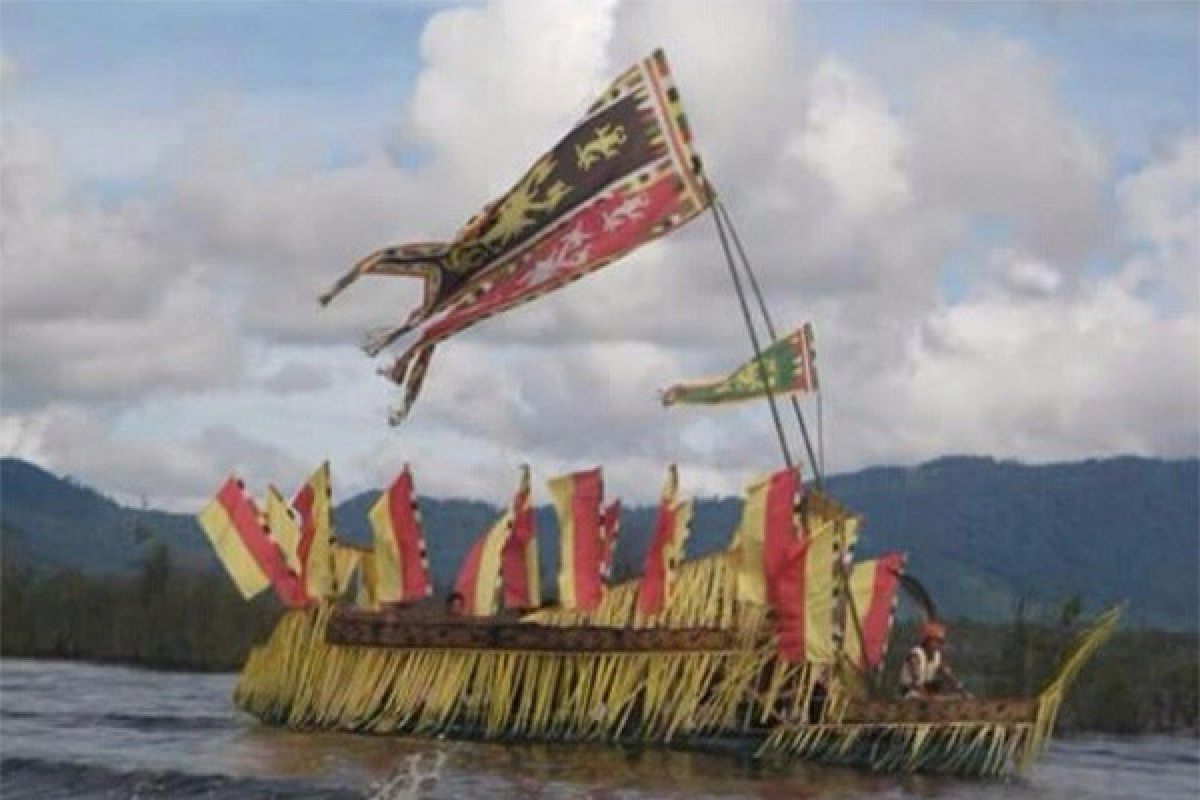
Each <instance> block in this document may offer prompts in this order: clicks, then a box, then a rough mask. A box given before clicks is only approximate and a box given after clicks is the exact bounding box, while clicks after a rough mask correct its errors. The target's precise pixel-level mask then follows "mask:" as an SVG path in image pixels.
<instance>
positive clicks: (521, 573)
mask: <svg viewBox="0 0 1200 800" xmlns="http://www.w3.org/2000/svg"><path fill="white" fill-rule="evenodd" d="M536 532H537V531H536V529H535V527H534V522H533V508H532V507H531V506H530V503H529V491H528V489H523V490H521V491H518V492H517V495H516V497H515V498H513V529H512V535H511V536H509V537H508V540H507V541H505V542H504V549H503V550H502V551H501V553H500V574H501V576H502V579H503V584H504V588H503V591H504V607H505V608H529V607H531V606H533V605H534V600H533V598H532V597H530V596H529V588H530V587H529V575H528V573H527V572H526V563H527V561H526V555H527V552H528V549H529V548H530V547H537V541H536V539H535V533H536Z"/></svg>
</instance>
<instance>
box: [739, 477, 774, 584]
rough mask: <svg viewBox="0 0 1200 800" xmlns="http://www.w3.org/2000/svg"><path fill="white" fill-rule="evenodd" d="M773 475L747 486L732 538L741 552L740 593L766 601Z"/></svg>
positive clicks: (757, 479)
mask: <svg viewBox="0 0 1200 800" xmlns="http://www.w3.org/2000/svg"><path fill="white" fill-rule="evenodd" d="M770 480H771V476H770V475H763V476H762V477H760V478H756V479H755V480H753V481H751V482H750V484H748V485H747V486H746V496H745V499H744V500H743V501H742V519H741V522H739V523H738V528H737V533H735V534H734V538H733V545H732V548H731V549H733V550H735V551H737V553H738V555H737V558H736V559H735V561H736V563H737V593H738V598H739V599H740V600H742V601H744V602H748V603H757V604H758V605H766V604H767V579H766V572H765V570H764V569H763V559H764V551H763V548H764V544H765V537H766V530H767V527H766V517H767V486H768V484H769V482H770Z"/></svg>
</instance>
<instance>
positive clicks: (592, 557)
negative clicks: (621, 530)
mask: <svg viewBox="0 0 1200 800" xmlns="http://www.w3.org/2000/svg"><path fill="white" fill-rule="evenodd" d="M546 486H547V487H548V488H549V490H550V497H551V498H552V499H553V501H554V510H555V511H556V512H557V514H558V527H559V532H560V534H561V537H562V541H561V548H560V550H559V552H560V558H559V561H560V567H559V572H558V599H559V604H560V605H561V606H562V607H563V608H565V609H577V610H580V611H595V610H596V608H597V607H599V605H600V601H601V600H602V599H603V597H604V584H603V582H602V580H601V577H600V570H601V567H602V566H603V563H604V549H603V545H604V543H603V541H602V540H601V533H600V503H601V500H602V498H603V496H604V485H603V481H602V479H601V477H600V468H599V467H596V468H595V469H590V470H585V471H583V472H574V473H571V474H569V475H560V476H559V477H557V478H551V479H550V480H549V481H547V482H546Z"/></svg>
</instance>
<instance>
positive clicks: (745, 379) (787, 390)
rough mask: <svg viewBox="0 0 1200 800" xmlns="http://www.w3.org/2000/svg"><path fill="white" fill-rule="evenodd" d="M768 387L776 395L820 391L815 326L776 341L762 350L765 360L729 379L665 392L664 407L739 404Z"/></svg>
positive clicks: (752, 362) (683, 385)
mask: <svg viewBox="0 0 1200 800" xmlns="http://www.w3.org/2000/svg"><path fill="white" fill-rule="evenodd" d="M760 364H761V368H760ZM764 373H765V375H766V381H765V382H764V381H763V375H764ZM768 387H769V388H770V391H771V394H775V395H787V394H802V393H806V392H811V391H814V390H816V388H817V372H816V367H815V364H814V356H813V335H812V325H809V324H805V325H804V326H803V327H801V328H798V329H797V330H795V331H792V332H791V333H789V334H788V335H787V336H784V337H783V338H782V339H779V340H778V341H776V342H774V343H773V344H772V345H771V346H770V347H768V348H767V349H766V350H763V351H762V356H761V358H752V359H750V360H749V361H748V362H746V363H745V364H743V365H742V366H740V367H738V368H737V369H736V370H734V371H733V373H732V374H730V375H729V376H728V377H725V378H713V379H710V380H704V381H694V382H691V383H678V384H675V385H674V386H672V387H670V388H669V389H665V390H663V392H662V402H663V405H664V406H672V405H676V404H691V405H720V404H724V403H739V402H742V401H745V400H753V399H755V398H758V397H763V396H764V395H766V394H767V389H768Z"/></svg>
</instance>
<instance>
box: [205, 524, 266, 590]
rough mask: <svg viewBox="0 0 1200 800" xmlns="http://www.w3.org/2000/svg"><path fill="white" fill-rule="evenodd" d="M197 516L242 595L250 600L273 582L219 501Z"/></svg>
mask: <svg viewBox="0 0 1200 800" xmlns="http://www.w3.org/2000/svg"><path fill="white" fill-rule="evenodd" d="M196 518H197V520H199V522H200V528H201V529H202V530H203V531H204V535H205V536H207V537H208V540H209V541H210V542H212V546H213V550H215V551H216V553H217V558H219V559H220V560H221V563H222V564H223V565H224V566H225V571H226V572H228V573H229V577H230V578H232V579H233V582H234V584H235V585H236V586H237V588H238V591H239V592H241V593H242V597H244V598H246V599H247V600H249V599H250V598H251V597H254V596H255V595H256V594H258V593H259V592H261V591H262V590H264V589H266V588H267V587H268V586H270V585H271V581H270V579H269V578H268V577H267V575H266V573H264V572H263V571H262V569H260V568H259V566H258V562H256V561H255V560H254V556H252V555H251V554H250V551H249V550H247V549H246V545H245V544H243V543H242V537H241V536H240V535H239V534H238V532H237V529H236V528H234V527H233V522H232V521H231V520H230V519H229V514H227V513H226V512H225V508H224V507H223V506H222V505H221V504H220V503H219V502H217V501H216V500H213V501H212V502H210V503H209V504H208V505H206V506H205V507H204V508H203V510H201V511H200V513H199V514H197V515H196Z"/></svg>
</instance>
